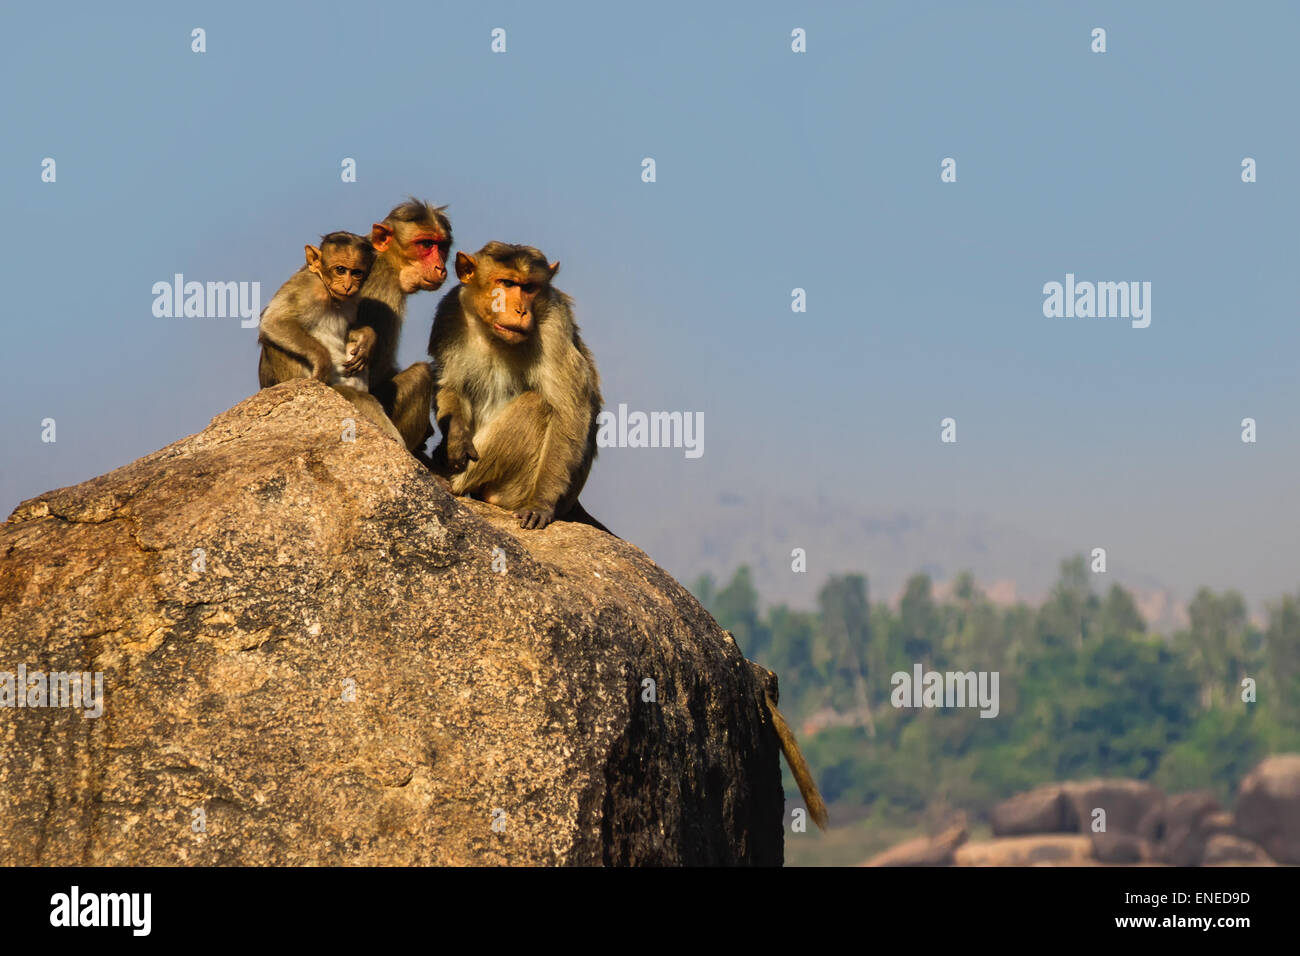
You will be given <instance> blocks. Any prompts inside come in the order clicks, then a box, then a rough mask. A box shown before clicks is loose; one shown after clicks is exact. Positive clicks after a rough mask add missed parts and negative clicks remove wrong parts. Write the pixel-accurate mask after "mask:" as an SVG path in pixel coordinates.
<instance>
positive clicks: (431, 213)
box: [384, 196, 447, 223]
mask: <svg viewBox="0 0 1300 956" xmlns="http://www.w3.org/2000/svg"><path fill="white" fill-rule="evenodd" d="M446 208H447V207H446V206H435V205H433V203H429V202H425V201H424V200H423V199H416V198H415V197H414V196H410V197H408V198H407V200H406V202H403V203H398V204H397V205H396V206H394V207H393V209H392V211H391V212H390V213H389V214H388V215H387V216H385V217H384V221H385V222H387V221H388V220H390V219H391V220H394V221H395V222H420V221H422V220H425V219H436V220H438V221H439V222H443V223H445V222H447V217H446V216H445V215H443V211H444V210H445V209H446Z"/></svg>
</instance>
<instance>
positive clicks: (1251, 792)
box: [1235, 754, 1300, 863]
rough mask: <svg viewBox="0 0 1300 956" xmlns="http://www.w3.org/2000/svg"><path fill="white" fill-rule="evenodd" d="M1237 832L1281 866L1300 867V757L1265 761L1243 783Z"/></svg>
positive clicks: (1284, 756)
mask: <svg viewBox="0 0 1300 956" xmlns="http://www.w3.org/2000/svg"><path fill="white" fill-rule="evenodd" d="M1235 816H1236V820H1237V832H1238V834H1240V835H1241V836H1243V837H1245V838H1246V839H1247V840H1250V841H1252V842H1254V843H1258V844H1259V845H1260V846H1262V847H1263V848H1264V849H1265V850H1266V851H1267V852H1268V854H1269V856H1271V857H1272V858H1273V859H1274V860H1276V861H1277V862H1279V863H1300V754H1279V755H1277V756H1275V757H1267V758H1265V759H1264V760H1262V761H1261V762H1260V763H1259V765H1258V766H1257V767H1255V769H1254V770H1252V771H1251V772H1250V773H1248V774H1247V775H1246V776H1245V778H1244V779H1243V780H1242V781H1241V787H1240V788H1239V789H1238V791H1237V806H1236V808H1235Z"/></svg>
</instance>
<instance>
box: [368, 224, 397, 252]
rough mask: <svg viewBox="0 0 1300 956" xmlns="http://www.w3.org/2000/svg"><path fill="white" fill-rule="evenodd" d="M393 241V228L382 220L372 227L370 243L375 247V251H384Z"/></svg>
mask: <svg viewBox="0 0 1300 956" xmlns="http://www.w3.org/2000/svg"><path fill="white" fill-rule="evenodd" d="M392 241H393V230H391V229H389V228H388V227H387V226H385V225H384V224H383V223H382V222H377V223H375V224H374V225H373V226H371V227H370V244H371V245H372V246H374V247H375V252H383V251H384V250H385V249H387V248H388V246H389V245H390V244H391V243H392Z"/></svg>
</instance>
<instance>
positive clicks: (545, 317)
mask: <svg viewBox="0 0 1300 956" xmlns="http://www.w3.org/2000/svg"><path fill="white" fill-rule="evenodd" d="M559 268H560V264H559V263H558V262H555V263H548V262H547V261H546V257H545V256H544V255H542V253H541V252H540V251H538V250H537V249H534V248H533V247H532V246H517V245H510V244H508V243H504V242H489V243H488V244H487V245H486V246H484V247H483V248H482V249H480V250H479V251H478V252H477V253H476V254H474V255H472V256H471V255H467V254H466V253H464V252H459V253H457V254H456V277H457V278H458V279H460V285H458V286H456V288H455V289H453V290H452V291H451V292H450V293H448V294H447V295H446V296H445V297H444V298H443V300H442V301H441V302H440V303H438V311H437V314H436V315H435V316H434V319H433V331H432V333H431V334H430V336H429V354H430V355H431V356H433V358H434V360H435V364H436V365H437V394H436V396H435V407H436V410H437V412H436V414H437V419H438V427H439V428H440V429H441V430H442V434H443V441H442V444H440V445H439V446H438V448H437V449H436V450H435V451H434V456H433V463H434V464H433V467H434V471H435V472H437V473H438V474H441V475H443V476H444V477H446V478H449V479H450V482H451V490H452V492H454V493H455V494H458V495H473V496H474V497H477V498H481V499H483V500H484V501H487V502H489V503H490V504H495V505H497V506H499V507H501V508H505V509H507V510H509V511H513V512H514V514H515V517H516V518H518V519H519V526H520V527H521V528H544V527H546V526H547V525H548V524H549V523H550V522H551V521H552V520H554V519H555V518H562V517H565V516H568V515H572V516H574V517H576V518H578V520H582V519H589V523H594V524H596V525H597V527H603V526H602V525H600V524H599V523H598V522H595V521H594V519H590V516H588V515H587V514H586V512H585V511H583V510H582V509H581V506H580V505H578V504H577V500H578V493H579V492H580V491H581V490H582V486H583V485H584V484H585V483H586V481H587V475H588V474H589V473H590V471H591V462H592V460H593V459H594V458H595V457H596V416H597V415H598V414H599V413H600V406H601V404H602V401H603V400H602V399H601V396H600V376H599V375H598V374H597V373H596V363H595V361H594V360H593V359H592V357H591V352H589V351H588V350H587V346H586V345H584V344H583V342H582V339H581V338H580V337H579V336H578V327H577V325H576V324H575V323H574V321H573V308H572V301H571V300H570V299H569V297H568V296H567V295H565V294H564V293H563V292H560V291H559V290H558V289H555V288H554V287H553V286H552V285H551V278H552V277H553V276H554V275H555V273H556V272H557V271H558V270H559Z"/></svg>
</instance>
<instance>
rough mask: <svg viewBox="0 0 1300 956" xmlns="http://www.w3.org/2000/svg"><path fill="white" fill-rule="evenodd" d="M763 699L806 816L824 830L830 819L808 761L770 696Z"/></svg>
mask: <svg viewBox="0 0 1300 956" xmlns="http://www.w3.org/2000/svg"><path fill="white" fill-rule="evenodd" d="M763 699H764V700H766V701H767V712H768V713H769V714H771V715H772V726H773V727H775V728H776V735H777V736H778V737H779V738H781V752H782V753H784V754H785V762H786V763H788V764H789V765H790V772H791V773H792V774H794V782H795V783H797V784H798V785H799V792H800V793H801V794H803V802H804V803H805V804H807V805H808V815H809V816H810V817H812V818H813V822H814V823H816V824H817V826H819V827H821V829H823V830H825V829H826V824H827V823H829V822H830V818H829V817H828V816H827V814H826V804H825V802H824V801H823V800H822V795H821V792H820V791H819V790H818V789H817V783H816V781H814V780H813V775H812V771H811V770H809V769H808V761H806V760H804V759H803V752H802V751H801V750H800V749H799V743H798V742H797V741H796V740H795V739H794V733H793V732H791V730H790V726H789V724H787V723H786V722H785V718H784V717H782V716H781V711H779V710H777V708H776V701H774V700H772V695H771V694H768V693H764V694H763Z"/></svg>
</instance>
